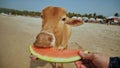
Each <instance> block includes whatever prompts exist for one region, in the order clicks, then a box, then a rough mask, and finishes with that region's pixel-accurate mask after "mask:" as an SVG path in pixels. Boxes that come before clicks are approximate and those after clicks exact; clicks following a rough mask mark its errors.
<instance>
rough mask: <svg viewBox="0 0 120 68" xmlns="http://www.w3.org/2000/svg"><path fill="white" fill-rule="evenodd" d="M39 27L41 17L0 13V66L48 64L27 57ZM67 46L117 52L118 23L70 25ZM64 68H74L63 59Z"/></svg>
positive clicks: (21, 67)
mask: <svg viewBox="0 0 120 68" xmlns="http://www.w3.org/2000/svg"><path fill="white" fill-rule="evenodd" d="M40 29H41V19H40V18H33V17H24V16H2V15H0V68H51V64H50V63H47V62H43V61H31V60H30V58H29V55H30V52H29V49H28V47H29V45H31V44H32V43H33V42H34V40H35V37H36V35H37V34H38V33H39V32H40ZM72 31H73V33H72V36H71V39H70V41H69V48H72V49H84V50H88V51H91V52H99V53H103V54H106V55H108V56H120V26H116V25H109V26H108V25H105V24H93V23H85V24H84V25H81V26H78V27H73V30H72ZM65 68H76V67H75V65H74V63H66V64H65Z"/></svg>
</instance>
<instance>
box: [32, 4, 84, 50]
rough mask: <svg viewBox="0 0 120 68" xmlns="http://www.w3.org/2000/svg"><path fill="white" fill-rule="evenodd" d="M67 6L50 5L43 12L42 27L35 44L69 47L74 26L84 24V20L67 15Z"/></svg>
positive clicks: (58, 47) (61, 47) (59, 47)
mask: <svg viewBox="0 0 120 68" xmlns="http://www.w3.org/2000/svg"><path fill="white" fill-rule="evenodd" d="M66 14H67V11H66V9H65V8H61V7H53V6H48V7H46V8H45V9H43V11H42V12H41V18H42V28H41V31H40V33H39V34H38V35H37V37H36V40H35V42H34V46H37V47H53V48H57V49H67V47H68V41H69V39H70V36H71V31H72V27H74V26H79V25H82V24H83V23H84V22H83V21H82V20H78V19H73V18H69V17H67V15H66Z"/></svg>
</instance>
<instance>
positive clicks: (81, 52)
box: [79, 51, 94, 60]
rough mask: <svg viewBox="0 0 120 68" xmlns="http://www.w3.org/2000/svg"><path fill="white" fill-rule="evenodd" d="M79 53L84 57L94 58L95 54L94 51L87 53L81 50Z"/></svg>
mask: <svg viewBox="0 0 120 68" xmlns="http://www.w3.org/2000/svg"><path fill="white" fill-rule="evenodd" d="M79 55H80V56H81V57H82V58H84V59H88V60H92V59H93V55H94V54H93V53H85V52H84V51H79Z"/></svg>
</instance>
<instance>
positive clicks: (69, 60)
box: [29, 46, 81, 63]
mask: <svg viewBox="0 0 120 68" xmlns="http://www.w3.org/2000/svg"><path fill="white" fill-rule="evenodd" d="M29 49H30V52H31V54H32V55H34V56H36V57H37V58H39V59H41V60H44V61H47V62H58V63H61V62H64V63H66V62H74V61H77V60H80V59H81V57H80V56H74V57H70V58H55V57H48V56H43V55H40V54H38V53H36V52H35V51H34V50H33V49H32V46H30V47H29Z"/></svg>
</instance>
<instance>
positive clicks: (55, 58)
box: [30, 46, 83, 62]
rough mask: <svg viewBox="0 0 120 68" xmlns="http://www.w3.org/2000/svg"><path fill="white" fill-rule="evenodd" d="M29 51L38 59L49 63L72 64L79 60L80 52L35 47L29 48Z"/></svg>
mask: <svg viewBox="0 0 120 68" xmlns="http://www.w3.org/2000/svg"><path fill="white" fill-rule="evenodd" d="M30 51H31V53H32V54H33V55H36V56H37V57H38V58H40V59H43V60H45V61H49V62H72V61H76V60H79V59H80V56H79V54H78V52H79V51H80V50H75V49H66V50H60V49H55V48H40V47H36V46H30ZM81 51H83V50H81ZM41 56H42V57H41ZM46 57H47V58H46Z"/></svg>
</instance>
